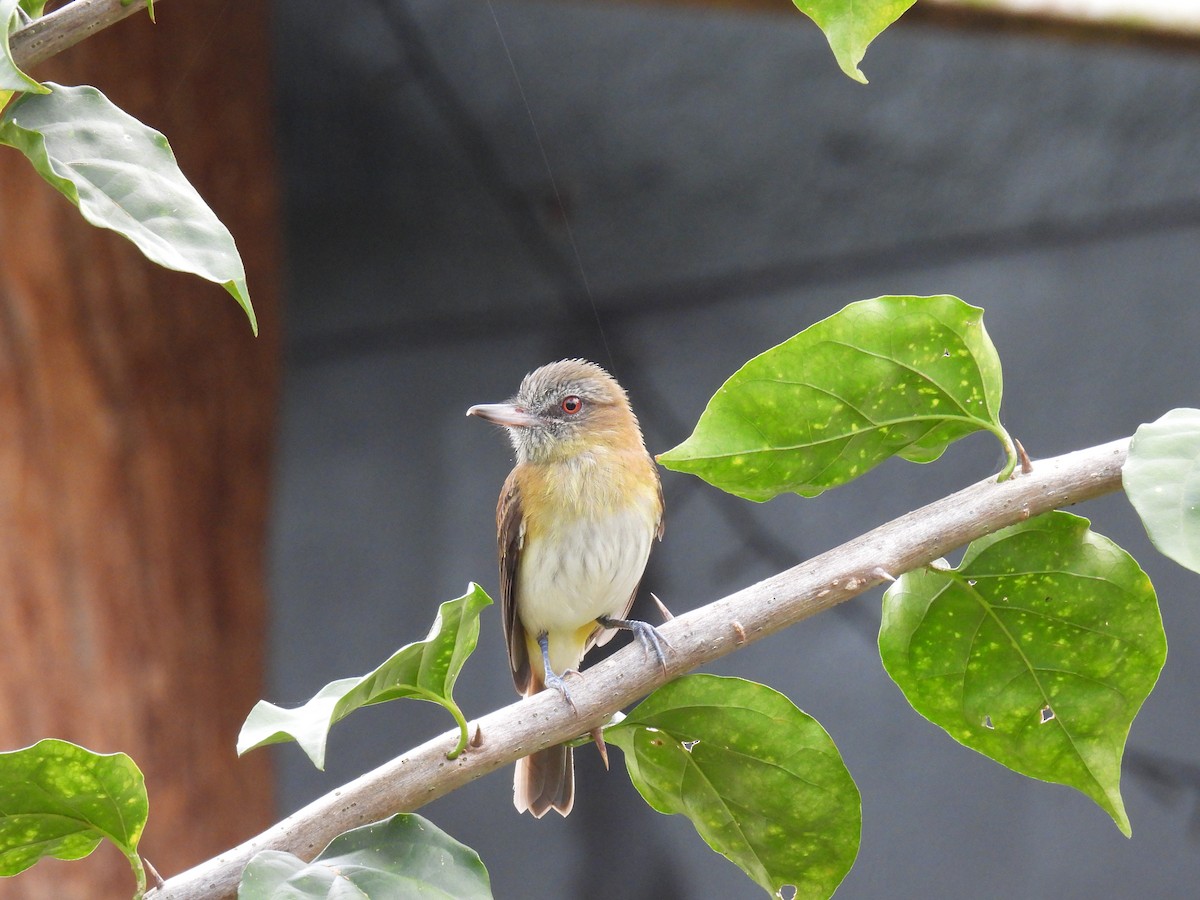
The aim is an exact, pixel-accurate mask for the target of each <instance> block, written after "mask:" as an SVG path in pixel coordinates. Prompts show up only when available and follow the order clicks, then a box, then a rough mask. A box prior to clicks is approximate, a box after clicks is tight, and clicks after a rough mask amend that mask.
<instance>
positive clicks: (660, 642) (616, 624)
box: [597, 616, 672, 675]
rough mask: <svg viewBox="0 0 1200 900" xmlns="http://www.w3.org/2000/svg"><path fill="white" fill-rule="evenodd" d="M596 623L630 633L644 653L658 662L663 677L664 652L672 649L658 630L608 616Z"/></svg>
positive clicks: (665, 659) (665, 669)
mask: <svg viewBox="0 0 1200 900" xmlns="http://www.w3.org/2000/svg"><path fill="white" fill-rule="evenodd" d="M597 621H599V622H600V624H601V625H603V626H604V627H605V628H624V629H626V630H628V631H632V632H633V633H634V635H635V636H636V637H637V639H638V643H639V644H641V645H642V648H643V649H644V650H645V651H646V654H647V655H652V656H653V657H654V658H655V659H657V660H658V664H659V666H660V667H661V668H662V670H663V674H664V675H665V674H666V672H667V654H666V651H667V650H670V649H672V647H671V644H670V643H669V642H668V641H667V639H666V638H665V637H663V636H662V635H661V634H659V633H658V629H657V628H655V627H654V626H653V625H651V624H650V623H649V622H642V621H640V620H638V619H614V618H611V617H609V616H602V617H600V619H598V620H597Z"/></svg>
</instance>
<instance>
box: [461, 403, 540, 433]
mask: <svg viewBox="0 0 1200 900" xmlns="http://www.w3.org/2000/svg"><path fill="white" fill-rule="evenodd" d="M467 415H468V416H479V418H481V419H484V420H486V421H488V422H494V423H496V424H497V425H503V426H505V427H506V428H530V427H532V426H534V425H537V424H539V420H538V417H537V416H532V415H530V414H529V413H527V412H525V410H523V409H521V408H520V407H519V406H514V405H513V404H511V403H480V404H479V405H478V406H472V407H471V408H470V409H468V410H467Z"/></svg>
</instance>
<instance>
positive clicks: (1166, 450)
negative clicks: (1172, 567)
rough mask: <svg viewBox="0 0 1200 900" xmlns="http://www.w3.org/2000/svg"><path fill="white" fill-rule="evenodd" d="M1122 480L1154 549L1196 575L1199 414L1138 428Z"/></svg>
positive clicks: (1199, 562) (1175, 413)
mask: <svg viewBox="0 0 1200 900" xmlns="http://www.w3.org/2000/svg"><path fill="white" fill-rule="evenodd" d="M1121 479H1122V481H1124V483H1125V493H1126V494H1128V495H1129V502H1130V503H1132V504H1133V508H1134V509H1136V510H1137V513H1138V515H1139V516H1141V517H1142V524H1143V525H1144V526H1145V528H1146V533H1147V534H1148V535H1150V540H1151V541H1152V542H1153V543H1154V546H1155V547H1157V548H1158V549H1159V551H1160V552H1161V553H1162V554H1163V555H1164V556H1169V557H1170V558H1171V559H1173V560H1175V562H1177V563H1179V564H1180V565H1181V566H1186V567H1187V568H1189V569H1191V570H1192V571H1193V572H1200V409H1173V410H1171V411H1170V412H1169V413H1167V414H1166V415H1165V416H1163V417H1162V418H1161V419H1159V420H1158V421H1156V422H1150V423H1149V424H1146V425H1143V426H1141V427H1140V428H1139V429H1138V430H1137V433H1136V434H1134V436H1133V441H1132V442H1131V443H1130V445H1129V458H1128V459H1127V460H1126V461H1125V465H1124V467H1123V468H1122V469H1121Z"/></svg>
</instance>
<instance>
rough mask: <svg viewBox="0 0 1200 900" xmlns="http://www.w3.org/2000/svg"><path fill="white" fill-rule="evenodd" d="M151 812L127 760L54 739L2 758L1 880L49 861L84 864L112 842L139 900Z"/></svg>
mask: <svg viewBox="0 0 1200 900" xmlns="http://www.w3.org/2000/svg"><path fill="white" fill-rule="evenodd" d="M147 811H148V801H147V799H146V785H145V782H144V780H143V778H142V773H141V771H139V769H138V767H137V765H135V764H134V762H133V760H132V759H130V758H129V757H128V756H126V755H125V754H124V753H93V752H92V751H90V750H85V749H84V748H83V747H80V746H77V745H76V744H71V743H68V742H67V741H59V740H52V739H47V740H43V741H38V742H37V743H36V744H34V745H33V746H32V747H26V748H25V749H24V750H13V751H11V752H8V753H0V875H16V874H17V873H18V872H23V871H24V870H25V869H28V868H29V867H30V866H32V865H33V864H34V863H36V862H37V861H38V860H40V859H44V858H46V857H53V858H56V859H82V858H83V857H85V856H87V855H88V854H89V853H91V852H92V851H93V850H95V849H96V847H97V845H99V843H100V841H102V840H104V839H105V838H107V839H108V840H110V841H112V842H113V843H114V844H116V845H117V847H118V848H119V849H120V850H121V852H122V853H124V854H125V856H126V858H127V859H128V860H129V864H130V866H131V867H132V868H133V872H134V877H135V878H136V879H137V884H138V896H139V897H140V896H141V893H142V891H144V890H145V889H146V873H145V870H144V869H143V867H142V861H141V859H140V858H139V857H138V854H137V844H138V840H139V839H140V838H141V836H142V829H143V828H144V827H145V825H146V815H147Z"/></svg>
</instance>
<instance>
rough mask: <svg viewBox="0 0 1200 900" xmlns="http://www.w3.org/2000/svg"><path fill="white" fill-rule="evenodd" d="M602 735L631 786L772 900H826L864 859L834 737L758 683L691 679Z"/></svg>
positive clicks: (666, 689) (851, 789)
mask: <svg viewBox="0 0 1200 900" xmlns="http://www.w3.org/2000/svg"><path fill="white" fill-rule="evenodd" d="M604 736H605V738H606V739H607V740H609V741H610V742H612V743H614V744H616V745H617V746H618V747H620V748H621V749H622V750H623V751H624V753H625V765H626V767H627V768H628V770H629V777H630V778H631V779H632V780H633V784H634V786H635V787H636V788H637V789H638V791H639V792H641V795H642V796H643V797H644V798H645V799H646V802H647V803H649V804H650V805H651V806H652V807H654V808H655V809H656V810H658V811H659V812H661V813H666V814H672V813H682V814H683V815H685V816H687V817H688V818H689V819H690V820H691V822H692V824H693V825H694V826H695V827H696V831H698V832H699V833H700V836H701V837H702V838H704V840H705V841H707V842H708V845H709V846H710V847H712V848H713V849H714V850H716V851H717V852H718V853H720V854H722V855H723V856H725V857H727V858H728V859H729V860H730V861H732V862H733V863H735V864H736V865H738V866H739V867H740V868H741V869H742V870H743V871H744V872H745V873H746V874H747V875H749V876H750V877H751V878H752V879H753V880H754V881H755V882H756V883H757V884H758V885H759V886H760V887H762V888H763V889H764V890H766V891H767V892H768V893H769V894H771V895H772V896H775V895H776V894H777V892H779V891H781V890H782V889H783V887H784V886H785V885H793V886H794V887H795V889H796V893H795V896H796V897H797V898H814V897H829V896H830V895H832V894H833V892H834V890H835V889H836V888H837V886H838V884H840V883H841V881H842V879H843V878H845V877H846V873H847V872H848V871H850V866H851V865H853V863H854V858H855V856H856V855H857V854H858V843H859V835H860V833H861V830H862V809H861V802H860V799H859V795H858V788H857V787H855V785H854V780H853V779H852V778H851V777H850V773H849V772H848V771H847V770H846V766H845V764H844V763H843V762H842V758H841V756H840V755H839V754H838V750H837V747H836V746H834V743H833V741H832V740H831V739H830V737H829V735H828V734H826V733H825V729H823V728H822V727H821V725H820V724H819V723H818V722H817V721H816V719H813V718H812V717H811V716H809V715H806V714H805V713H804V712H802V711H800V710H799V709H797V708H796V706H795V705H794V704H793V703H792V701H790V700H789V699H788V698H787V697H785V696H783V694H780V693H779V692H778V691H774V690H772V689H771V688H769V687H765V686H764V685H761V684H755V683H754V682H752V681H744V680H742V679H740V678H723V677H720V676H716V675H685V676H683V677H682V678H677V679H676V680H675V681H672V682H669V683H668V684H665V685H663V686H662V687H661V688H659V689H658V690H656V691H655V692H654V693H652V694H651V695H650V696H649V697H647V698H646V699H645V700H644V701H642V703H641V704H639V705H638V706H637V708H636V709H634V710H633V711H632V712H631V713H630V714H629V715H628V716H627V717H626V718H625V719H623V720H622V721H621V723H620V724H618V725H613V726H611V727H609V728H607V729H605V731H604Z"/></svg>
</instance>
